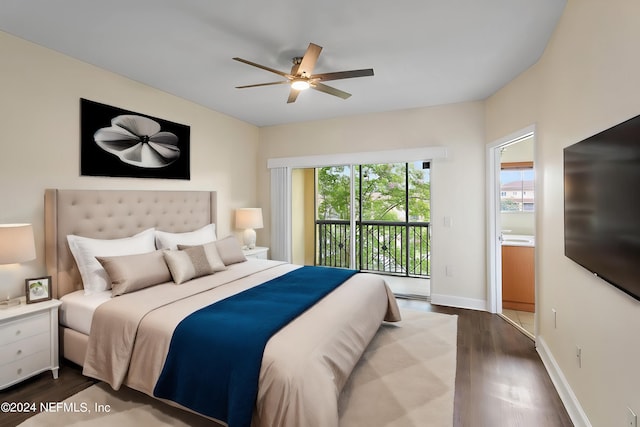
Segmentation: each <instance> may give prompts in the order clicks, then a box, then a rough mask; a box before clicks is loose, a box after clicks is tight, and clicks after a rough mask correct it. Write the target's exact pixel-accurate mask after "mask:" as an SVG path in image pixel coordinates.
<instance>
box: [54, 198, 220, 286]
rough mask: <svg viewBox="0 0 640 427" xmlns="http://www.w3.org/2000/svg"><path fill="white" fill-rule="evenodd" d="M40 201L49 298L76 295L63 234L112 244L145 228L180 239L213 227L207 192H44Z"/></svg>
mask: <svg viewBox="0 0 640 427" xmlns="http://www.w3.org/2000/svg"><path fill="white" fill-rule="evenodd" d="M44 200H45V203H44V217H45V258H46V264H47V274H49V275H51V279H52V288H53V293H52V295H53V297H54V298H59V297H61V296H63V295H65V294H68V293H69V292H73V291H75V290H79V289H82V283H81V281H80V274H79V273H78V269H77V267H76V264H75V261H74V259H73V256H72V255H71V252H70V251H69V246H68V243H67V235H68V234H76V235H79V236H85V237H92V238H96V239H117V238H122V237H128V236H131V235H133V234H136V233H138V232H140V231H142V230H145V229H147V228H150V227H155V228H157V229H158V230H162V231H170V232H175V233H180V232H185V231H192V230H195V229H197V228H199V227H203V226H205V225H207V224H211V223H215V222H216V193H215V192H213V191H152V190H58V189H47V190H45V196H44Z"/></svg>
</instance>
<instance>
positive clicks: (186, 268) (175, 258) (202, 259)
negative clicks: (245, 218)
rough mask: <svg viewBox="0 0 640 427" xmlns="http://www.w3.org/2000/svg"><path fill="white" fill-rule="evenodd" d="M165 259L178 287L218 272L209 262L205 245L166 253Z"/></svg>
mask: <svg viewBox="0 0 640 427" xmlns="http://www.w3.org/2000/svg"><path fill="white" fill-rule="evenodd" d="M164 259H165V261H166V262H167V265H168V266H169V270H170V271H171V276H172V277H173V281H174V282H175V283H176V284H177V285H179V284H181V283H184V282H186V281H188V280H191V279H195V278H196V277H201V276H206V275H208V274H213V273H215V272H216V269H215V267H216V266H214V265H212V264H211V263H210V262H209V258H208V257H207V251H205V248H204V246H203V245H199V246H192V247H190V248H186V249H184V250H180V251H164ZM218 268H219V266H218Z"/></svg>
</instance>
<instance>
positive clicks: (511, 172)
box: [500, 162, 535, 212]
mask: <svg viewBox="0 0 640 427" xmlns="http://www.w3.org/2000/svg"><path fill="white" fill-rule="evenodd" d="M534 205H535V189H534V171H533V162H518V163H503V164H502V167H501V170H500V211H501V212H533V211H534Z"/></svg>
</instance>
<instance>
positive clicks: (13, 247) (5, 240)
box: [0, 224, 36, 309]
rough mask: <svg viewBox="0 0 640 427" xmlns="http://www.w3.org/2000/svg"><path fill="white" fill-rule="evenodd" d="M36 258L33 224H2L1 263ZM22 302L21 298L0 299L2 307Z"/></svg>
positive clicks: (0, 233)
mask: <svg viewBox="0 0 640 427" xmlns="http://www.w3.org/2000/svg"><path fill="white" fill-rule="evenodd" d="M33 259H36V246H35V243H34V239H33V227H32V226H31V224H0V264H18V263H21V262H25V261H31V260H33ZM19 304H20V298H13V299H9V295H7V299H6V300H4V301H0V309H3V308H7V307H11V306H14V305H19Z"/></svg>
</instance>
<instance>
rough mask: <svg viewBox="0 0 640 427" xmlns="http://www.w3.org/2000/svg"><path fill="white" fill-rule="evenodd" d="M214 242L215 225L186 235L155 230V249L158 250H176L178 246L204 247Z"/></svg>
mask: <svg viewBox="0 0 640 427" xmlns="http://www.w3.org/2000/svg"><path fill="white" fill-rule="evenodd" d="M214 240H216V225H215V224H209V225H205V226H204V227H202V228H199V229H197V230H194V231H187V232H186V233H169V232H167V231H160V230H156V247H157V248H158V249H171V250H176V249H178V245H188V246H195V245H204V244H205V243H211V242H213V241H214Z"/></svg>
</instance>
